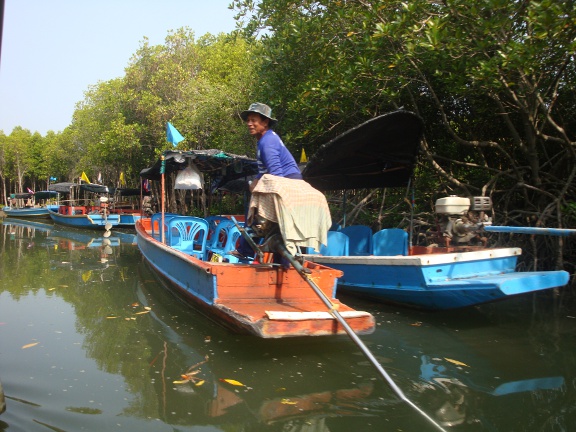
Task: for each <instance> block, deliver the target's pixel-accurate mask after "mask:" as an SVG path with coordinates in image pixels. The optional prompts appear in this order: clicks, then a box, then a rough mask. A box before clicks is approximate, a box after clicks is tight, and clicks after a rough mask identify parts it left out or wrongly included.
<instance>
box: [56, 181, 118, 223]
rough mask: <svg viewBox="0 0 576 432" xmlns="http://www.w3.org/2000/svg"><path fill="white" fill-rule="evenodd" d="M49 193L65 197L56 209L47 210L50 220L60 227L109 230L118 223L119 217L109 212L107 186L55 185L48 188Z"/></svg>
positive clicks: (87, 184) (84, 184) (83, 184)
mask: <svg viewBox="0 0 576 432" xmlns="http://www.w3.org/2000/svg"><path fill="white" fill-rule="evenodd" d="M48 189H49V190H51V191H56V192H58V193H59V194H60V195H66V198H65V199H64V200H60V202H59V205H58V208H57V209H54V210H53V209H51V208H50V209H48V213H49V215H50V217H51V218H52V220H53V221H54V222H55V223H57V224H60V225H65V226H70V227H76V228H91V229H108V230H109V229H111V228H112V227H115V226H117V225H118V223H119V222H120V216H119V215H117V214H111V213H110V210H109V204H108V201H109V190H108V187H107V186H102V185H98V184H91V183H82V184H78V183H55V184H52V185H50V186H48Z"/></svg>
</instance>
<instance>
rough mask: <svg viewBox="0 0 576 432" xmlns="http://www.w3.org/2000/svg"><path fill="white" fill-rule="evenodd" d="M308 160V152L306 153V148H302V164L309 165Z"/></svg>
mask: <svg viewBox="0 0 576 432" xmlns="http://www.w3.org/2000/svg"><path fill="white" fill-rule="evenodd" d="M307 162H308V158H307V157H306V152H305V151H304V147H302V153H301V154H300V163H307Z"/></svg>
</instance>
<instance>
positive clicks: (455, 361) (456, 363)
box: [444, 357, 470, 367]
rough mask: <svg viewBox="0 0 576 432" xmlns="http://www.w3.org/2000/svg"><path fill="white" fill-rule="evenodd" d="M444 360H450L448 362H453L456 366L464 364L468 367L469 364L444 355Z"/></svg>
mask: <svg viewBox="0 0 576 432" xmlns="http://www.w3.org/2000/svg"><path fill="white" fill-rule="evenodd" d="M444 360H446V361H448V362H450V363H453V364H455V365H456V366H466V367H470V366H468V365H467V364H466V363H462V362H460V361H458V360H453V359H449V358H446V357H444Z"/></svg>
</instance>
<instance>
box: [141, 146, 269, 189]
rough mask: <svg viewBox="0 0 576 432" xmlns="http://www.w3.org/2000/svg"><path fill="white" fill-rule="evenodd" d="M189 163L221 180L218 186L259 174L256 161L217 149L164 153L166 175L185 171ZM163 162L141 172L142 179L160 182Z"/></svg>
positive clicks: (159, 161) (160, 161)
mask: <svg viewBox="0 0 576 432" xmlns="http://www.w3.org/2000/svg"><path fill="white" fill-rule="evenodd" d="M189 161H192V162H193V163H194V165H196V167H197V168H198V169H199V170H200V171H201V172H202V173H204V174H209V175H211V176H213V177H214V178H219V181H218V185H224V184H226V183H228V182H229V181H231V180H236V179H240V178H246V177H250V176H253V175H255V174H257V173H258V164H257V162H256V159H252V158H249V157H247V156H239V155H235V154H232V153H226V152H223V151H221V150H217V149H208V150H189V151H166V152H164V165H165V171H164V172H165V173H166V174H170V173H172V172H174V171H180V170H183V169H184V168H186V167H187V166H188V163H189ZM161 168H162V160H161V159H159V160H157V161H156V163H155V164H154V165H153V166H151V167H150V168H146V169H143V170H142V171H140V177H142V178H144V179H148V180H160V178H161Z"/></svg>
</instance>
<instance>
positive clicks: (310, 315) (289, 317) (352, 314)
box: [266, 311, 369, 321]
mask: <svg viewBox="0 0 576 432" xmlns="http://www.w3.org/2000/svg"><path fill="white" fill-rule="evenodd" d="M266 315H267V316H268V319H270V320H283V321H303V320H314V319H334V317H333V316H332V314H331V313H330V312H323V311H317V312H286V311H266ZM340 315H342V317H343V318H360V317H365V316H368V315H369V313H368V312H364V311H342V312H340Z"/></svg>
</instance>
